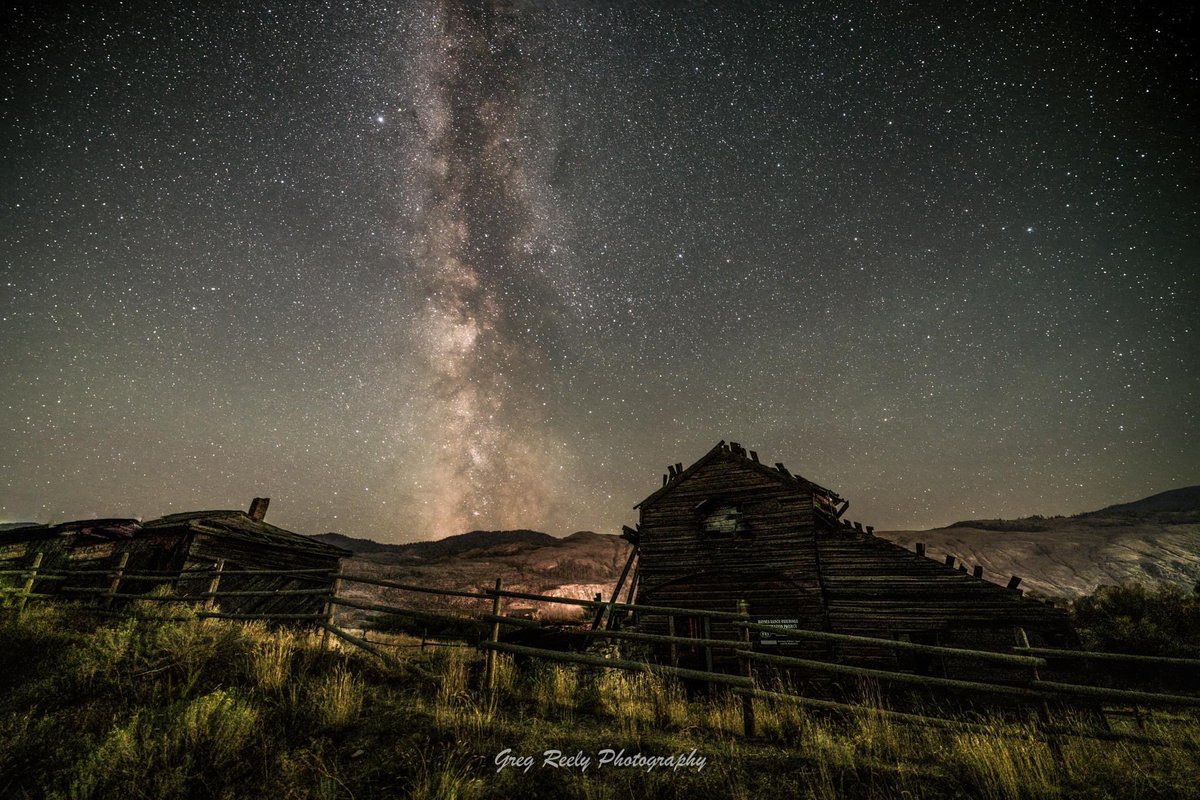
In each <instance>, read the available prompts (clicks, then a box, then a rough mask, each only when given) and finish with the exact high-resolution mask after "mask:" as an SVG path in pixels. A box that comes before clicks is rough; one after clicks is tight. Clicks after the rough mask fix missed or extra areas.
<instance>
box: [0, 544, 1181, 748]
mask: <svg viewBox="0 0 1200 800" xmlns="http://www.w3.org/2000/svg"><path fill="white" fill-rule="evenodd" d="M41 564H42V558H41V554H40V553H38V554H35V555H34V557H33V558H32V559H31V561H30V563H29V565H28V566H27V567H25V568H24V569H8V570H0V576H6V575H7V576H12V577H16V578H20V579H23V580H20V581H18V583H19V584H20V585H19V586H14V587H9V588H3V589H0V599H2V600H3V603H4V605H5V606H8V607H11V608H15V610H16V611H17V613H21V611H22V610H23V609H24V608H25V606H26V604H27V603H28V602H29V601H30V600H43V599H50V598H56V597H64V596H77V597H80V598H81V599H84V600H87V599H90V600H92V601H93V602H92V603H91V605H90V606H87V607H89V608H92V609H95V610H99V611H102V612H107V613H122V612H121V611H120V610H119V609H117V608H114V606H115V604H116V602H117V601H133V600H140V601H150V602H166V603H180V602H186V603H193V604H198V605H199V606H200V607H199V608H198V609H197V610H196V612H195V614H196V616H199V617H202V618H213V619H230V620H252V619H262V620H268V621H273V622H276V621H278V622H284V623H287V624H302V625H303V624H310V625H313V626H314V627H317V628H319V629H321V630H323V631H324V632H325V635H326V639H327V640H328V639H329V637H336V638H339V639H341V640H343V641H345V642H348V643H349V644H352V645H354V646H356V647H359V648H361V649H363V650H366V651H367V652H370V653H372V654H374V655H376V656H378V657H380V658H384V659H387V658H389V656H388V654H387V652H386V651H385V650H384V649H383V648H386V647H389V646H390V645H389V643H386V642H379V641H369V640H368V639H367V633H366V630H369V629H365V630H364V631H363V635H362V636H359V635H356V634H354V633H352V632H350V631H349V630H346V629H345V628H343V627H339V626H338V625H337V624H335V617H336V613H335V608H338V607H340V608H345V609H353V610H356V611H366V612H371V613H377V614H387V615H396V616H399V617H403V618H409V619H413V620H417V621H420V622H425V623H427V624H446V623H450V624H453V625H459V626H461V625H463V624H464V623H475V624H477V625H478V626H479V627H478V629H479V631H480V637H479V638H480V640H479V641H478V647H479V649H481V650H482V651H484V654H485V665H484V674H483V688H484V689H485V690H491V689H492V688H494V685H495V676H496V654H497V653H508V654H511V655H516V656H523V657H529V658H537V659H542V660H546V661H553V662H558V663H565V664H575V665H580V666H588V667H597V668H604V669H617V670H623V671H628V672H642V673H651V674H657V675H665V676H671V677H676V678H681V679H684V680H689V681H698V682H703V683H705V684H708V685H709V686H713V687H715V686H723V687H728V689H729V690H730V691H732V692H734V693H736V694H738V695H740V696H741V697H742V698H743V700H742V711H743V725H744V731H745V733H746V735H748V736H752V735H754V733H755V728H756V724H755V716H754V704H753V700H754V699H759V700H765V701H770V702H786V703H793V704H798V705H802V706H805V707H809V708H813V709H817V710H821V711H827V712H835V713H841V714H854V713H862V712H863V707H862V706H859V705H855V704H853V703H844V702H838V701H834V700H830V699H824V698H816V697H808V696H804V695H801V694H797V693H794V692H791V691H787V692H783V691H777V690H774V689H771V688H767V687H764V686H763V685H761V676H760V674H759V670H758V669H756V666H768V667H782V668H785V669H787V670H789V671H794V672H799V673H800V674H804V675H809V676H814V675H825V676H835V677H836V676H843V677H850V678H855V679H869V680H872V681H878V682H880V683H883V684H889V685H890V684H898V685H906V686H917V687H923V688H926V689H930V690H941V691H948V692H953V693H956V694H959V693H961V694H966V695H977V696H985V697H991V698H996V697H1001V698H1008V699H1010V700H1018V701H1022V702H1030V703H1033V704H1034V706H1035V707H1038V706H1040V707H1043V708H1044V704H1045V703H1046V702H1048V701H1057V702H1072V703H1083V704H1084V705H1088V706H1089V707H1092V708H1101V709H1104V710H1105V712H1106V713H1108V712H1116V713H1119V712H1118V711H1117V708H1115V707H1125V708H1132V712H1131V713H1134V714H1136V715H1137V717H1138V720H1139V722H1140V721H1141V719H1142V711H1141V709H1142V708H1143V707H1183V708H1192V709H1194V708H1200V696H1192V695H1181V694H1170V693H1164V692H1152V691H1141V690H1136V689H1120V688H1111V687H1104V686H1093V685H1087V684H1081V683H1070V682H1062V681H1047V680H1043V679H1041V678H1040V677H1039V672H1038V670H1039V669H1040V668H1045V667H1047V665H1048V664H1049V663H1050V662H1051V661H1055V660H1066V661H1079V660H1095V661H1100V662H1115V661H1120V662H1129V663H1135V664H1137V665H1139V666H1141V667H1144V668H1145V669H1147V670H1153V669H1155V668H1167V669H1179V668H1187V669H1197V670H1200V659H1181V658H1158V657H1152V656H1137V655H1126V654H1121V653H1099V652H1091V651H1080V650H1066V649H1056V648H1044V647H1030V646H1028V644H1026V645H1024V646H1016V647H1013V648H1011V650H1012V652H995V651H990V650H973V649H968V648H960V647H944V646H939V645H928V644H918V643H913V642H905V641H896V640H892V639H883V638H877V637H870V636H858V635H851V634H840V633H832V632H828V631H815V630H803V629H797V628H787V627H780V626H776V625H768V624H762V623H757V622H754V621H753V619H752V618H751V616H750V614H749V613H748V610H747V608H746V605H745V604H744V603H742V602H739V603H738V604H737V607H736V608H735V609H733V610H730V611H715V610H703V609H684V608H673V607H666V606H651V605H640V604H636V603H614V602H607V601H604V600H602V599H600V598H599V596H597V597H596V598H595V599H591V600H583V599H578V598H571V597H560V596H555V595H542V594H536V593H531V592H520V591H510V590H505V589H504V588H503V585H502V583H501V581H500V579H497V580H496V582H495V586H494V588H488V589H484V590H481V591H462V590H453V589H439V588H434V587H428V586H419V585H415V584H409V583H403V582H399V581H390V580H386V579H383V578H377V577H374V576H369V575H355V574H348V573H345V572H343V571H342V570H341V569H339V570H338V571H337V572H330V571H328V570H295V569H291V570H261V569H259V570H246V569H225V567H224V565H223V564H222V563H217V564H216V565H215V566H214V567H213V568H212V569H208V570H193V571H187V572H183V573H179V572H175V573H167V572H130V571H127V570H126V566H127V564H126V561H125V559H124V558H122V559H121V560H120V561H119V562H118V563H117V564H115V565H114V566H113V567H111V568H108V569H81V570H61V569H59V570H42V569H41ZM230 575H259V576H263V575H277V576H280V577H288V578H293V579H297V580H305V579H308V580H311V581H314V582H321V583H324V584H325V585H324V586H322V587H320V588H313V589H279V590H248V591H236V590H233V591H222V590H221V588H220V584H221V579H222V578H223V577H225V576H230ZM75 576H87V577H89V578H90V579H92V580H96V579H98V578H105V577H107V578H108V581H107V582H106V583H103V584H102V585H97V586H86V587H72V586H69V585H67V584H65V583H64V584H62V585H60V586H59V587H58V591H57V592H47V591H42V592H34V591H33V590H34V588H35V586H37V585H38V584H39V583H41V582H43V581H50V582H60V581H67V580H68V579H70V578H73V577H75ZM201 580H206V581H208V584H207V586H206V588H205V591H203V592H195V593H189V594H187V595H184V596H161V595H147V594H142V593H136V592H127V591H126V592H123V591H121V588H122V583H123V582H126V581H141V582H146V581H149V582H158V583H169V584H170V583H178V582H180V581H183V582H191V581H201ZM351 584H360V585H365V586H374V587H380V588H384V589H393V590H397V591H403V592H411V593H417V594H422V595H427V596H434V597H446V598H461V599H469V600H477V601H480V602H483V603H485V604H486V606H485V608H486V610H485V611H482V612H478V613H474V614H468V615H455V614H450V613H445V612H444V611H430V610H427V609H418V608H412V607H406V606H399V605H392V604H388V603H381V602H368V601H366V600H360V599H354V598H350V597H344V596H339V594H338V592H339V591H340V590H341V589H343V588H345V587H346V586H348V585H351ZM253 596H260V597H261V596H270V597H282V596H297V597H300V596H312V597H320V598H321V599H322V601H323V610H322V611H321V613H319V614H312V613H310V614H296V613H286V612H281V613H272V612H264V613H252V614H235V613H224V612H221V611H220V610H219V604H218V603H217V601H219V600H220V599H221V598H235V597H253ZM505 600H527V601H536V602H540V603H550V604H558V605H566V606H574V607H578V608H580V609H581V610H583V611H586V612H587V616H589V617H591V616H593V615H602V614H604V613H608V614H612V613H614V610H620V611H625V612H631V613H633V614H636V615H637V616H638V617H645V616H649V615H661V616H666V617H667V618H668V621H669V622H670V623H673V622H674V620H675V619H676V618H678V617H685V616H686V617H699V618H702V619H704V620H706V621H711V620H714V619H719V620H722V621H724V622H726V623H732V625H733V627H734V628H735V629H736V630H737V631H738V632H739V633H738V636H737V638H735V639H721V638H713V637H711V635H701V636H698V637H697V636H690V637H689V636H680V635H675V633H674V632H673V631H674V628H675V626H674V624H669V625H668V630H669V631H671V633H668V634H667V635H661V634H648V633H642V632H640V631H636V630H620V629H605V627H604V626H601V625H593V627H592V629H591V630H580V631H578V632H577V633H578V634H579V635H582V636H584V637H587V639H588V640H591V639H611V640H617V641H630V642H644V643H648V644H653V645H662V646H665V648H666V654H667V656H668V657H667V661H668V663H651V662H648V661H642V660H634V659H627V658H610V657H605V656H601V655H597V654H594V653H586V652H565V651H563V650H555V649H548V648H544V647H532V646H528V645H523V644H514V643H511V642H506V641H503V640H502V639H501V630H502V628H504V627H509V628H524V629H539V628H542V627H543V626H542V623H540V622H538V621H536V620H533V619H527V618H523V617H519V616H506V615H504V614H503V613H502V612H503V605H504V601H505ZM708 630H710V628H709V625H708V624H707V622H706V624H705V625H704V631H705V633H707V631H708ZM485 631H486V636H485V635H484V632H485ZM753 633H758V634H764V633H765V634H770V635H771V636H772V637H773V638H775V639H779V638H787V639H796V640H812V641H826V642H835V643H845V644H856V645H871V646H873V647H877V648H882V649H886V650H890V651H895V652H909V653H920V654H924V655H935V656H943V657H953V659H954V660H955V661H956V662H957V661H963V662H976V663H982V664H991V665H1003V666H1006V667H1009V668H1013V669H1010V670H1009V671H1008V672H1007V673H1005V674H1006V675H1012V676H1013V677H1012V678H1010V679H1006V680H1005V681H1004V682H999V681H998V680H996V679H993V680H976V679H972V678H952V677H938V676H932V675H920V674H915V673H912V672H905V671H902V670H900V669H880V668H871V667H865V666H858V665H853V664H845V663H838V662H837V661H836V660H833V661H822V660H817V659H813V658H800V657H795V656H788V655H780V654H778V653H772V652H763V651H762V649H761V648H760V649H756V648H755V645H754V642H753V640H752V638H753V637H752V634H753ZM447 638H450V637H447V636H441V637H440V639H447ZM436 643H437V644H448V642H444V641H438V642H436ZM424 645H425V642H424V639H423V642H422V647H424ZM685 647H686V648H695V649H701V650H703V652H704V662H705V668H704V669H694V668H689V667H681V666H679V664H678V657H677V655H678V651H679V649H680V648H685ZM714 650H722V651H729V652H731V653H732V654H733V655H734V656H735V657H736V659H737V663H738V664H739V668H738V670H737V671H736V672H735V673H731V672H721V671H716V670H714V669H713V668H712V663H713V659H712V652H713V651H714ZM871 712H872V713H877V714H880V715H882V716H884V717H886V718H889V719H892V720H895V721H900V722H914V723H920V724H926V725H937V726H952V727H958V728H963V727H965V728H971V727H974V723H971V722H968V721H965V720H960V719H946V718H941V717H934V716H926V715H920V714H912V713H906V712H902V711H893V710H880V709H871ZM1063 733H1065V734H1067V735H1077V734H1078V732H1069V731H1064V732H1063ZM1079 735H1082V734H1079ZM1086 735H1089V736H1090V735H1094V736H1097V737H1100V738H1122V737H1123V738H1134V739H1137V738H1139V737H1137V736H1136V735H1129V734H1116V733H1112V732H1106V731H1103V730H1097V731H1093V732H1089V733H1087V734H1086ZM1141 738H1142V739H1143V740H1144V739H1145V737H1141Z"/></svg>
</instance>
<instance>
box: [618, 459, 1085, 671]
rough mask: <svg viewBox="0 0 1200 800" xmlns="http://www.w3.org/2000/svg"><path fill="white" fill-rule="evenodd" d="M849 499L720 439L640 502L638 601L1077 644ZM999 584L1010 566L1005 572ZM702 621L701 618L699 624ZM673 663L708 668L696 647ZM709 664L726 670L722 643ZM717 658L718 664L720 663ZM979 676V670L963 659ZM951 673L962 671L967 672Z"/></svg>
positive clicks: (979, 645)
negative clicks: (898, 541)
mask: <svg viewBox="0 0 1200 800" xmlns="http://www.w3.org/2000/svg"><path fill="white" fill-rule="evenodd" d="M848 506H849V502H848V501H846V500H844V499H843V498H841V497H840V496H838V495H837V494H836V493H835V492H833V491H830V490H829V489H826V488H824V487H822V486H820V485H818V484H816V483H813V482H812V481H810V480H807V479H805V478H802V477H800V476H798V475H793V474H792V473H791V472H789V471H788V470H787V468H786V467H784V466H783V465H782V464H776V465H775V466H773V467H772V466H768V465H766V464H763V463H761V462H760V461H759V459H758V455H757V454H756V453H754V452H752V451H749V452H748V451H747V450H745V449H744V448H742V447H741V446H740V445H738V444H736V443H732V444H726V443H724V442H721V443H719V444H718V445H717V446H716V447H714V448H713V449H712V450H710V451H709V452H708V453H707V454H706V455H705V456H704V457H703V458H701V459H700V460H699V461H697V462H696V463H695V464H692V465H691V466H690V467H688V468H687V469H683V467H682V464H677V465H672V466H671V467H669V468H668V474H667V475H664V476H663V486H662V488H661V489H659V490H658V491H656V492H655V493H654V494H652V495H650V496H649V497H647V498H646V499H645V500H643V501H642V502H641V503H639V504H638V505H637V506H635V508H637V509H639V510H640V515H641V519H640V523H639V526H638V530H637V531H636V532H633V531H627V538H631V539H635V540H636V541H635V544H636V546H637V548H638V572H637V602H638V603H639V604H646V605H657V606H671V607H676V608H685V609H705V610H713V611H734V610H736V604H737V601H739V600H745V601H746V602H747V604H748V610H749V613H750V615H751V617H752V618H753V619H754V620H755V621H757V622H763V623H766V624H771V625H779V626H782V627H794V628H801V629H808V630H821V631H829V632H834V633H846V634H857V635H862V636H871V637H879V638H886V639H896V640H902V641H911V642H916V643H924V644H939V645H946V646H958V647H964V648H970V649H979V650H995V651H1002V650H1007V649H1008V648H1010V647H1011V646H1012V645H1013V644H1015V643H1016V640H1015V637H1016V636H1017V635H1018V633H1017V629H1018V628H1020V629H1022V630H1023V631H1024V632H1025V633H1026V635H1027V636H1028V638H1029V640H1030V642H1031V643H1032V644H1034V645H1035V646H1037V645H1044V646H1067V645H1074V644H1075V643H1076V642H1077V637H1076V635H1075V633H1074V631H1073V629H1072V628H1071V625H1070V623H1069V622H1068V619H1067V617H1066V614H1065V613H1064V612H1063V611H1061V610H1059V609H1056V608H1054V607H1052V606H1050V605H1047V604H1045V603H1042V602H1038V601H1035V600H1032V599H1029V598H1025V597H1024V596H1023V595H1022V593H1021V592H1020V591H1019V590H1016V589H1015V588H1013V589H1010V588H1006V586H1002V585H997V584H996V583H992V582H991V581H990V580H988V578H989V577H1000V576H981V571H980V570H972V571H971V572H967V571H965V567H963V568H956V567H955V566H951V565H948V564H947V563H945V562H941V561H935V560H932V559H929V558H926V557H925V556H924V555H923V554H918V553H915V552H912V551H910V550H906V549H904V548H902V547H899V546H898V545H895V544H892V543H891V542H889V541H887V540H885V539H882V538H879V537H877V536H875V535H874V534H873V529H872V528H870V527H867V528H865V529H864V528H863V527H862V526H861V525H858V524H854V525H852V524H850V523H849V522H845V521H843V520H842V519H841V517H842V514H843V513H844V512H845V510H846V509H847V507H848ZM1003 580H1004V581H1005V582H1007V581H1008V576H1003ZM706 625H707V626H709V627H708V628H706ZM669 626H670V627H673V628H674V630H675V633H676V635H682V636H697V637H699V636H703V635H705V634H706V633H707V634H708V635H710V636H711V637H712V638H733V637H735V636H736V635H737V631H736V630H735V629H734V628H733V626H732V625H731V624H729V623H728V622H722V621H721V620H717V619H714V620H712V621H711V622H706V621H705V620H704V619H702V618H701V617H691V616H686V615H680V616H679V617H675V618H672V619H668V618H665V617H663V616H644V617H643V619H642V620H641V621H640V623H639V628H640V629H641V630H643V631H645V632H648V633H658V634H665V633H668V632H669ZM754 646H755V648H756V649H759V650H764V651H768V652H775V653H778V654H780V655H794V656H800V657H813V658H820V659H822V660H829V659H831V658H833V659H836V660H839V661H842V662H844V663H854V664H860V665H863V666H878V667H881V668H887V669H901V670H906V671H914V672H918V673H931V672H939V673H940V672H941V668H942V667H943V666H944V665H942V664H939V663H933V660H932V659H929V658H914V657H912V656H909V655H907V654H897V651H895V650H894V649H890V648H880V647H878V646H862V645H847V644H844V643H838V644H837V645H831V644H829V643H827V642H823V641H814V640H808V641H805V640H788V639H780V638H778V637H775V636H772V635H770V634H762V635H757V636H755V637H754ZM680 656H681V657H682V660H681V663H684V664H685V665H688V659H689V658H690V659H691V663H690V665H691V666H702V665H701V664H700V663H697V661H696V659H698V658H699V657H700V653H699V652H698V651H692V652H690V653H689V652H681V653H680ZM713 658H714V661H715V662H717V663H718V664H720V662H722V661H723V662H725V666H728V667H732V666H733V665H734V664H735V663H736V662H734V661H733V659H732V656H731V655H730V654H729V652H728V651H724V652H721V651H714V653H713ZM718 668H721V666H718ZM966 669H968V670H970V671H971V674H974V675H979V676H983V675H985V674H986V673H987V671H988V669H989V668H987V667H979V666H978V665H968V666H966ZM956 671H957V674H959V675H963V674H964V673H963V671H962V670H957V665H956Z"/></svg>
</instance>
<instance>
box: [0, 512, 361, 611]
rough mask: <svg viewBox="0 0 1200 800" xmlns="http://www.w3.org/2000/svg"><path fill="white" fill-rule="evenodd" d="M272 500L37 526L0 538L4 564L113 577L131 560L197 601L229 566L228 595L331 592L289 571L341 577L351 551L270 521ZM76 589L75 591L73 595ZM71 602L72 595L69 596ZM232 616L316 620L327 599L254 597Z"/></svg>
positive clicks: (130, 585)
mask: <svg viewBox="0 0 1200 800" xmlns="http://www.w3.org/2000/svg"><path fill="white" fill-rule="evenodd" d="M269 502H270V501H269V499H268V498H255V499H254V502H253V503H252V504H251V506H250V510H249V511H191V512H186V513H182V514H171V515H169V516H166V517H162V518H161V519H156V520H151V521H149V522H145V523H140V522H138V521H137V520H133V519H122V520H80V521H78V522H68V523H63V524H60V525H35V526H26V527H19V528H13V529H9V530H6V531H3V532H0V564H4V566H5V567H6V568H12V567H14V566H17V565H22V566H24V565H25V564H28V562H29V559H30V557H32V555H33V554H34V553H38V552H40V553H42V566H41V569H42V570H44V571H51V570H83V569H106V568H111V567H112V566H114V565H115V564H116V563H117V562H118V560H119V559H120V557H121V556H122V555H123V554H127V555H128V560H127V563H126V567H125V571H126V572H129V573H139V572H142V573H149V572H156V573H159V572H165V573H169V574H170V575H172V576H173V577H171V579H170V580H169V583H171V584H172V585H173V587H174V591H175V592H176V593H177V594H180V595H195V594H199V593H201V592H204V591H207V590H208V587H209V581H210V579H211V573H212V570H213V568H214V567H215V565H216V564H217V563H218V562H221V563H222V569H223V573H222V577H221V581H220V586H219V590H220V591H276V590H288V589H322V588H330V587H331V586H332V584H333V581H334V578H333V577H332V576H324V575H320V576H315V577H314V576H312V575H307V576H305V575H302V574H301V573H294V574H291V575H288V574H285V571H287V570H297V571H304V570H321V571H326V572H329V573H332V572H335V571H336V570H337V568H338V564H339V562H340V560H341V559H342V558H345V557H347V556H349V555H350V552H349V551H348V550H343V549H342V548H340V547H334V546H332V545H329V544H325V543H324V542H320V541H317V540H315V539H312V538H310V537H308V536H302V535H301V534H298V533H293V532H292V531H289V530H284V529H283V528H278V527H276V526H274V525H271V524H269V523H267V522H266V521H265V517H266V512H267V506H268V503H269ZM241 570H272V571H275V574H267V575H261V574H260V575H246V574H239V572H240V571H241ZM110 580H111V579H110V578H109V577H108V576H103V575H94V576H78V577H74V578H72V579H71V580H70V581H69V582H67V583H68V585H69V586H75V587H81V586H97V585H108V583H109V581H110ZM161 583H162V581H152V580H139V579H137V578H134V577H126V578H124V579H123V580H122V582H121V588H120V591H121V592H122V593H142V592H147V591H150V590H151V589H153V588H154V587H155V586H157V585H160V584H161ZM61 584H62V582H52V581H39V582H38V585H37V587H36V589H35V591H37V592H55V591H61V590H62V588H63V587H62V585H61ZM69 586H68V588H69ZM64 594H65V595H69V594H70V592H69V591H67V592H64ZM219 603H220V608H221V610H222V611H223V612H226V613H235V614H261V613H288V614H309V613H312V614H316V613H320V611H321V609H322V607H323V604H324V600H323V598H322V596H321V595H319V594H313V595H278V596H273V595H250V596H239V597H229V598H222V599H220V600H219Z"/></svg>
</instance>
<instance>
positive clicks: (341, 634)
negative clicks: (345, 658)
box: [321, 620, 391, 661]
mask: <svg viewBox="0 0 1200 800" xmlns="http://www.w3.org/2000/svg"><path fill="white" fill-rule="evenodd" d="M321 627H322V628H324V629H325V630H326V631H327V632H328V633H332V634H333V635H334V636H336V637H338V638H339V639H345V640H346V641H347V642H349V643H350V644H352V645H354V646H355V647H361V648H362V649H363V650H366V651H367V652H368V653H371V654H372V655H376V656H378V657H379V658H381V659H383V660H384V661H390V660H391V659H390V658H389V657H388V655H387V654H386V653H384V652H383V651H382V650H380V649H379V648H378V647H375V645H373V644H371V643H370V642H368V641H367V640H366V639H360V638H358V637H357V636H353V635H351V634H349V633H346V632H345V631H344V630H342V629H341V628H339V627H337V626H336V625H330V624H329V623H328V622H325V621H324V620H322V622H321Z"/></svg>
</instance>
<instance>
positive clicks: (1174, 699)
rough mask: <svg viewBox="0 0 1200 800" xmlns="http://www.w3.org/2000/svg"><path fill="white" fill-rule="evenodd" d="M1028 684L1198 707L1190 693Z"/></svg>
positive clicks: (1109, 697)
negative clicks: (1161, 692) (1160, 692)
mask: <svg viewBox="0 0 1200 800" xmlns="http://www.w3.org/2000/svg"><path fill="white" fill-rule="evenodd" d="M1029 685H1030V686H1035V687H1037V688H1039V689H1046V690H1049V691H1051V692H1056V693H1061V694H1073V695H1077V696H1079V697H1096V698H1100V699H1103V700H1121V701H1124V702H1130V703H1144V704H1146V705H1152V704H1161V705H1171V706H1195V707H1200V697H1194V696H1191V695H1183V694H1159V693H1157V692H1136V691H1133V690H1132V689H1108V688H1106V687H1103V686H1082V685H1080V684H1077V683H1057V682H1055V681H1040V680H1036V681H1030V682H1029Z"/></svg>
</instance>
